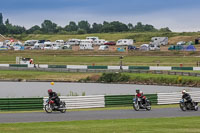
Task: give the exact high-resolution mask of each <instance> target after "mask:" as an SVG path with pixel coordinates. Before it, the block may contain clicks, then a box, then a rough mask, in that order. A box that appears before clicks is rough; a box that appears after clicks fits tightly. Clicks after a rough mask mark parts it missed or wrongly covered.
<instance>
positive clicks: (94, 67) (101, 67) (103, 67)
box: [87, 66, 108, 69]
mask: <svg viewBox="0 0 200 133" xmlns="http://www.w3.org/2000/svg"><path fill="white" fill-rule="evenodd" d="M87 68H88V69H108V66H87Z"/></svg>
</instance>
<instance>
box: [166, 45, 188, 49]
mask: <svg viewBox="0 0 200 133" xmlns="http://www.w3.org/2000/svg"><path fill="white" fill-rule="evenodd" d="M168 50H184V47H183V46H182V45H177V46H175V45H172V46H170V47H169V48H168Z"/></svg>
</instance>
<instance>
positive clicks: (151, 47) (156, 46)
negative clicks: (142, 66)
mask: <svg viewBox="0 0 200 133" xmlns="http://www.w3.org/2000/svg"><path fill="white" fill-rule="evenodd" d="M149 50H151V51H157V50H160V46H158V45H153V44H149Z"/></svg>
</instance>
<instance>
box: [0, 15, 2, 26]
mask: <svg viewBox="0 0 200 133" xmlns="http://www.w3.org/2000/svg"><path fill="white" fill-rule="evenodd" d="M0 25H3V15H2V13H0Z"/></svg>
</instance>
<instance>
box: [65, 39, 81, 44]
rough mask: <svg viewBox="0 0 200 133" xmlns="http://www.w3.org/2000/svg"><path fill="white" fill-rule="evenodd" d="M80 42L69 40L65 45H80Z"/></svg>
mask: <svg viewBox="0 0 200 133" xmlns="http://www.w3.org/2000/svg"><path fill="white" fill-rule="evenodd" d="M80 42H81V40H80V39H69V40H68V41H67V42H66V45H80Z"/></svg>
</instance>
